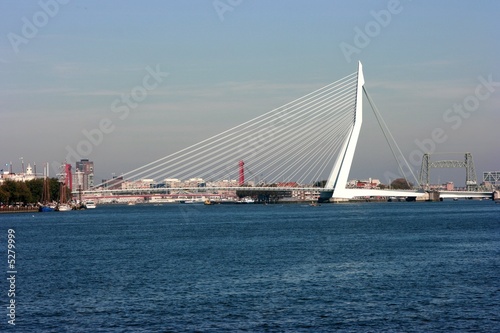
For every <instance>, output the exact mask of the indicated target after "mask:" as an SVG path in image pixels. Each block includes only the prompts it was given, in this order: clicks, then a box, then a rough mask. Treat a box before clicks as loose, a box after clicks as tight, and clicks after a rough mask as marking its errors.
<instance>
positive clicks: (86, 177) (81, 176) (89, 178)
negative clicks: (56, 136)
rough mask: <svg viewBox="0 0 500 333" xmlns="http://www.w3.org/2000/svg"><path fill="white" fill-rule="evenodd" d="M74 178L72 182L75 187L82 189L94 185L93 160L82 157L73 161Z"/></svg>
mask: <svg viewBox="0 0 500 333" xmlns="http://www.w3.org/2000/svg"><path fill="white" fill-rule="evenodd" d="M75 167H76V168H75V170H76V172H75V179H74V182H73V184H74V185H75V186H74V187H75V188H76V189H78V188H79V186H80V185H81V188H82V190H83V191H85V190H88V189H89V188H91V187H93V186H94V162H92V161H89V160H88V159H82V160H81V161H79V162H76V163H75Z"/></svg>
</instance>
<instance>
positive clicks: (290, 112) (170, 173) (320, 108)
mask: <svg viewBox="0 0 500 333" xmlns="http://www.w3.org/2000/svg"><path fill="white" fill-rule="evenodd" d="M356 87H357V72H356V73H353V74H350V75H348V76H346V77H344V78H342V79H340V80H338V81H335V82H333V83H331V84H329V85H326V86H324V87H322V88H320V89H318V90H316V91H314V92H312V93H309V94H307V95H305V96H303V97H301V98H298V99H296V100H294V101H292V102H290V103H287V104H285V105H283V106H281V107H279V108H276V109H274V110H271V111H269V112H267V113H265V114H263V115H261V116H259V117H256V118H254V119H252V120H249V121H247V122H244V123H242V124H240V125H238V126H235V127H233V128H231V129H229V130H227V131H224V132H222V133H220V134H218V135H215V136H213V137H211V138H208V139H206V140H203V141H201V142H199V143H197V144H194V145H192V146H190V147H187V148H185V149H182V150H180V151H178V152H176V153H173V154H170V155H168V156H165V157H163V158H161V159H158V160H156V161H154V162H151V163H148V164H146V165H144V166H142V167H140V168H137V169H135V170H132V171H130V172H128V173H126V174H123V179H129V180H137V179H144V178H148V179H154V180H155V181H156V182H161V181H163V180H164V179H166V178H176V179H180V180H187V179H190V178H203V179H204V180H205V181H207V182H217V181H221V180H227V179H236V178H238V162H239V161H241V160H243V161H244V163H245V168H246V170H248V171H249V172H250V173H251V175H253V176H254V177H257V178H258V180H257V182H259V181H260V182H265V183H268V184H269V183H276V182H283V181H286V182H291V181H293V182H297V183H299V184H312V183H313V182H315V181H318V180H322V179H326V178H327V177H328V174H329V172H330V170H331V169H332V167H333V163H334V161H335V159H336V157H337V154H338V151H339V149H340V147H341V146H342V144H343V143H344V141H345V139H346V136H347V135H348V134H349V132H350V130H351V128H352V126H353V124H354V110H355V106H356ZM247 175H248V173H247Z"/></svg>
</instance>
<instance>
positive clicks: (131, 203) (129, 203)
mask: <svg viewBox="0 0 500 333" xmlns="http://www.w3.org/2000/svg"><path fill="white" fill-rule="evenodd" d="M127 205H128V206H135V202H134V201H129V202H128V204H127Z"/></svg>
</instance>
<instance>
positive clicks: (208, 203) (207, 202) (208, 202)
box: [204, 199, 212, 206]
mask: <svg viewBox="0 0 500 333" xmlns="http://www.w3.org/2000/svg"><path fill="white" fill-rule="evenodd" d="M204 204H205V205H207V206H208V205H212V201H210V199H207V200H205V202H204Z"/></svg>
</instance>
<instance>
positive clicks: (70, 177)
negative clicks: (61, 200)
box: [64, 163, 73, 191]
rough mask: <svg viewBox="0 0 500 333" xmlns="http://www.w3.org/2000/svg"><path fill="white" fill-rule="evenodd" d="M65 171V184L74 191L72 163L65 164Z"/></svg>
mask: <svg viewBox="0 0 500 333" xmlns="http://www.w3.org/2000/svg"><path fill="white" fill-rule="evenodd" d="M64 173H65V174H66V179H65V184H64V185H66V187H68V188H69V190H70V191H73V175H72V174H71V164H67V163H66V164H65V165H64Z"/></svg>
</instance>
